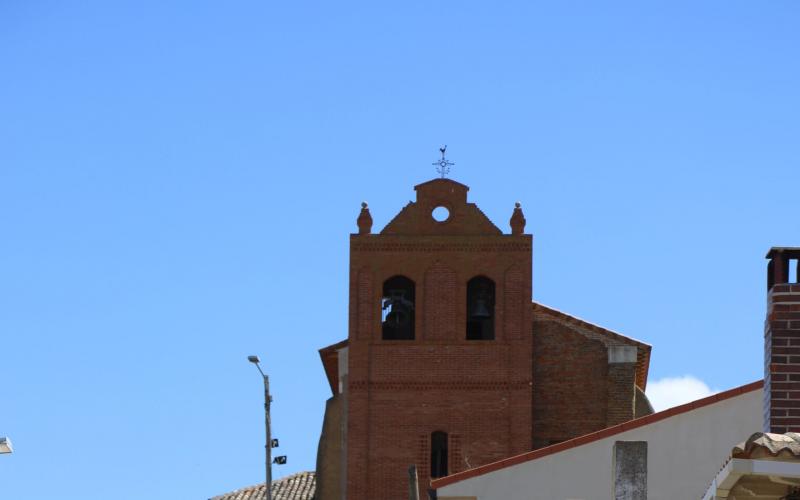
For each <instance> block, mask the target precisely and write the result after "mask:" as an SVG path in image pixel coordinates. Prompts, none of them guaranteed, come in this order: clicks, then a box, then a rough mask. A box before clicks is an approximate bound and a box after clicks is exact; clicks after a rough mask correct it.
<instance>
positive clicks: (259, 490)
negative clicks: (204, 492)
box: [210, 472, 317, 500]
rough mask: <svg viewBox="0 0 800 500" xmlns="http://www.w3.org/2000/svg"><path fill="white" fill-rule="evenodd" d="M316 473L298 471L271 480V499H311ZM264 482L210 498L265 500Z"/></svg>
mask: <svg viewBox="0 0 800 500" xmlns="http://www.w3.org/2000/svg"><path fill="white" fill-rule="evenodd" d="M316 486H317V484H316V474H315V473H314V472H298V473H297V474H292V475H291V476H286V477H284V478H282V479H278V480H277V481H272V500H313V498H314V492H315V491H316V489H317V488H316ZM266 498H267V495H266V488H264V483H261V484H256V485H253V486H248V487H246V488H241V489H238V490H235V491H231V492H230V493H225V494H222V495H217V496H215V497H212V498H211V499H210V500H266Z"/></svg>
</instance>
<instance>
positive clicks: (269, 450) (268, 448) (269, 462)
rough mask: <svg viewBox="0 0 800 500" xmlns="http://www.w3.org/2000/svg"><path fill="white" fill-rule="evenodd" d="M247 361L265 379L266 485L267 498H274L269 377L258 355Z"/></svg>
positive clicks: (250, 357)
mask: <svg viewBox="0 0 800 500" xmlns="http://www.w3.org/2000/svg"><path fill="white" fill-rule="evenodd" d="M247 361H249V362H251V363H253V364H254V365H256V368H258V372H259V373H260V374H261V377H262V378H263V379H264V425H265V427H266V428H267V439H266V443H265V444H264V449H265V450H266V452H267V460H266V468H267V479H266V484H265V485H264V486H265V487H266V492H267V497H266V498H267V500H272V429H270V418H269V404H270V403H271V402H272V397H271V396H270V395H269V377H268V376H267V375H266V374H265V373H264V371H263V370H262V369H261V365H260V364H259V362H260V360H259V359H258V356H247Z"/></svg>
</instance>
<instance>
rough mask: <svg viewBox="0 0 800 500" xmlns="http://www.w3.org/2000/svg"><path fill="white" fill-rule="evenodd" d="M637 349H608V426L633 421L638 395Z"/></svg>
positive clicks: (621, 347)
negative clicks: (636, 394)
mask: <svg viewBox="0 0 800 500" xmlns="http://www.w3.org/2000/svg"><path fill="white" fill-rule="evenodd" d="M636 353H637V350H636V347H635V346H610V347H609V348H608V410H607V412H606V426H608V427H611V426H612V425H617V424H621V423H622V422H627V421H628V420H632V419H633V416H634V409H635V406H634V405H635V400H636V397H635V393H636Z"/></svg>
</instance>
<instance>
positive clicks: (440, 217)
mask: <svg viewBox="0 0 800 500" xmlns="http://www.w3.org/2000/svg"><path fill="white" fill-rule="evenodd" d="M431 216H432V217H433V220H435V221H436V222H444V221H446V220H447V219H448V218H450V210H448V209H447V207H442V206H439V207H436V208H434V209H433V212H431Z"/></svg>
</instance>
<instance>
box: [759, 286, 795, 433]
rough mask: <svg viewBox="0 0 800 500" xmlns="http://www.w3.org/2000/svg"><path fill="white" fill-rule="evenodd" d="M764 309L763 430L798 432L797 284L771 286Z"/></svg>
mask: <svg viewBox="0 0 800 500" xmlns="http://www.w3.org/2000/svg"><path fill="white" fill-rule="evenodd" d="M767 307H768V311H767V322H766V325H765V332H764V350H765V353H764V354H765V356H764V417H765V419H764V421H765V431H766V432H775V433H779V434H782V433H786V432H800V285H789V284H776V285H774V286H773V287H772V289H771V290H770V292H769V295H768V302H767Z"/></svg>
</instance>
